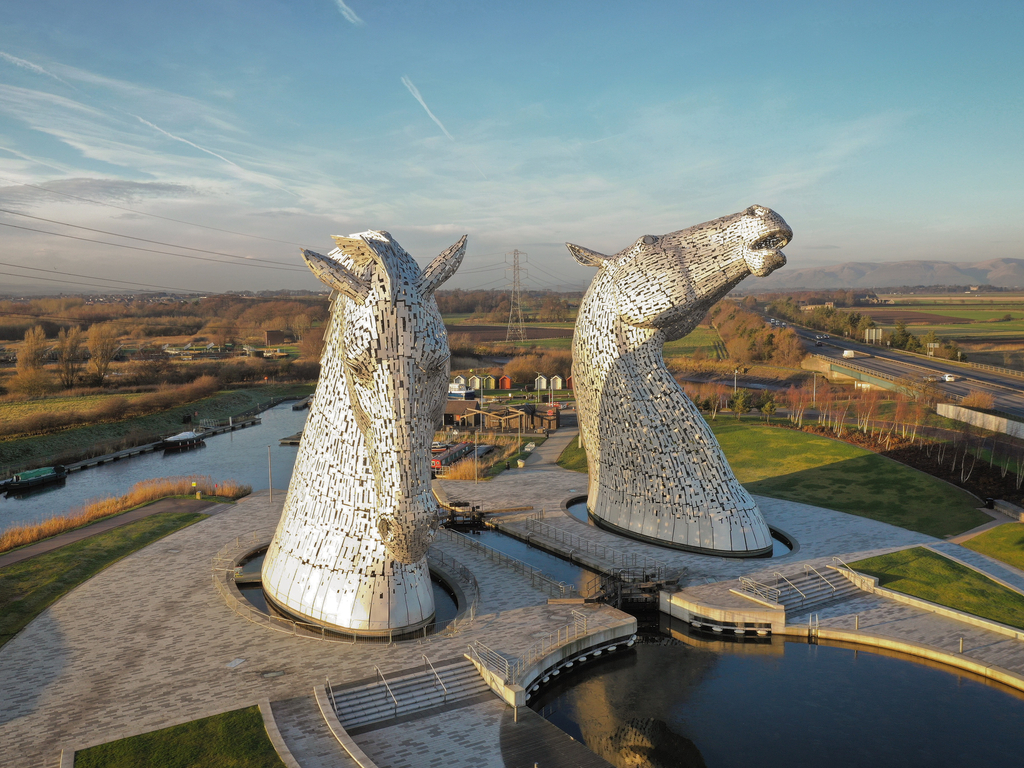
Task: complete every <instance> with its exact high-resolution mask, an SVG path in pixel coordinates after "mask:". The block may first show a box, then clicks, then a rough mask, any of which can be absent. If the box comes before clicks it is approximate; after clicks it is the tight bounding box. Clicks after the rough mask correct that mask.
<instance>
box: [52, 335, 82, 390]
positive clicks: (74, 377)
mask: <svg viewBox="0 0 1024 768" xmlns="http://www.w3.org/2000/svg"><path fill="white" fill-rule="evenodd" d="M55 349H56V351H57V375H58V376H59V377H60V383H61V385H63V387H64V388H65V389H71V387H73V386H75V382H77V381H78V374H79V372H80V371H81V370H82V363H83V361H82V329H81V328H79V327H78V326H77V325H73V326H71V327H70V328H61V329H60V331H59V332H58V333H57V345H56V347H55Z"/></svg>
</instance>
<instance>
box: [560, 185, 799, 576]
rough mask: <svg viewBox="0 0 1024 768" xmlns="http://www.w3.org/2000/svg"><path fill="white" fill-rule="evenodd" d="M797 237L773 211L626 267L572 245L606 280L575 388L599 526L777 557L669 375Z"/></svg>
mask: <svg viewBox="0 0 1024 768" xmlns="http://www.w3.org/2000/svg"><path fill="white" fill-rule="evenodd" d="M792 237H793V232H792V230H791V229H790V228H789V225H788V224H786V222H785V221H783V219H782V217H781V216H779V215H778V214H777V213H775V212H774V211H772V210H769V209H768V208H764V207H762V206H759V205H754V206H751V207H750V208H748V209H747V210H745V211H742V212H740V213H736V214H733V215H731V216H724V217H722V218H720V219H715V220H714V221H709V222H706V223H704V224H698V225H697V226H695V227H690V228H689V229H683V230H680V231H678V232H670V233H669V234H667V235H661V236H655V235H645V236H643V237H641V238H639V239H638V240H637V241H636V242H635V243H634V244H633V245H631V246H629V247H628V248H626V249H624V250H622V251H620V252H619V253H617V254H615V255H614V256H604V255H602V254H600V253H596V252H594V251H591V250H588V249H586V248H581V247H580V246H577V245H572V244H571V243H567V246H568V248H569V251H570V252H571V253H572V255H573V256H574V257H575V258H576V260H577V261H578V262H580V263H581V264H585V265H587V266H591V267H597V268H598V272H597V275H596V276H595V277H594V280H593V282H592V283H591V284H590V288H589V289H588V290H587V293H586V295H585V296H584V297H583V301H582V303H581V304H580V310H579V314H578V316H577V320H576V332H575V334H574V336H573V353H572V357H573V361H572V369H573V382H574V386H575V393H576V402H577V412H578V414H579V419H580V430H581V440H582V441H583V444H584V446H585V447H586V450H587V461H588V464H589V469H590V488H589V496H588V500H587V507H588V509H589V511H590V514H591V515H592V517H593V518H594V519H595V521H596V522H598V524H600V525H603V526H606V527H608V528H611V529H614V530H619V531H622V532H625V533H627V534H629V535H633V536H636V537H638V538H643V539H648V540H650V541H655V542H658V543H661V544H667V545H669V546H674V547H678V548H680V549H688V550H694V551H699V552H709V553H714V554H727V555H733V556H756V555H764V554H768V553H770V552H771V548H772V542H771V532H770V531H769V529H768V526H767V524H766V523H765V522H764V518H763V517H762V515H761V512H760V510H759V509H758V508H757V505H756V504H755V503H754V500H753V499H752V498H751V496H750V494H749V493H747V492H746V490H744V488H743V486H741V485H740V484H739V481H737V480H736V477H735V475H733V473H732V469H731V468H730V467H729V464H728V462H727V461H726V459H725V456H724V455H723V454H722V450H721V448H720V447H719V445H718V441H717V440H716V439H715V436H714V434H712V432H711V429H710V428H709V427H708V425H707V423H706V422H705V421H704V419H703V418H702V417H701V415H700V412H699V411H698V410H697V408H696V406H694V404H693V403H692V402H690V399H689V398H687V397H686V395H685V394H684V393H683V391H682V389H681V388H680V386H679V384H677V383H676V381H675V379H674V378H673V377H672V374H670V373H669V371H668V369H667V368H666V367H665V360H664V358H663V356H662V350H663V347H664V345H665V342H666V341H673V340H675V339H680V338H682V337H683V336H685V335H686V334H688V333H689V332H690V331H692V330H693V329H694V328H695V327H696V326H697V324H698V323H699V322H700V321H701V320H702V319H703V317H704V315H705V314H706V313H707V310H708V309H709V308H710V307H711V306H712V305H713V304H714V303H715V302H716V301H718V300H719V299H720V298H722V297H723V296H725V294H726V293H728V292H729V291H730V290H731V289H732V288H734V287H735V286H736V285H737V284H738V283H739V282H740V281H741V280H743V278H745V277H746V276H747V275H750V274H754V275H758V276H760V277H764V276H766V275H768V274H771V272H772V271H774V270H775V269H777V268H778V267H781V266H782V265H784V264H785V263H786V258H785V256H784V255H783V254H782V252H781V251H780V250H779V249H780V248H782V247H783V246H785V245H786V244H787V243H788V242H789V241H790V240H791V239H792Z"/></svg>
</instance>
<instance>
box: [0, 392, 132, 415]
mask: <svg viewBox="0 0 1024 768" xmlns="http://www.w3.org/2000/svg"><path fill="white" fill-rule="evenodd" d="M147 394H148V393H145V392H139V393H125V394H110V395H85V396H81V395H76V396H73V397H44V398H40V399H38V400H23V401H20V402H19V401H15V402H9V403H0V421H16V420H18V419H21V418H24V417H25V416H33V415H35V414H37V413H61V412H64V411H91V410H92V409H93V408H95V407H96V406H98V405H100V404H101V403H105V402H107V401H108V400H115V399H116V400H125V401H127V402H131V401H132V400H138V399H139V398H140V397H145V396H146V395H147Z"/></svg>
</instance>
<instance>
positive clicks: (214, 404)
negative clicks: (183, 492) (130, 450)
mask: <svg viewBox="0 0 1024 768" xmlns="http://www.w3.org/2000/svg"><path fill="white" fill-rule="evenodd" d="M312 391H313V386H312V385H309V384H280V385H274V384H272V385H269V386H263V387H256V388H252V389H235V390H227V391H223V392H218V393H217V394H216V395H213V396H211V397H207V398H204V399H202V400H197V401H196V402H194V403H189V404H188V405H181V406H178V407H175V408H169V409H168V410H166V411H161V412H159V413H151V414H149V415H148V416H140V417H138V418H134V419H125V420H123V421H116V422H109V423H105V424H93V425H90V426H85V427H75V428H72V429H66V430H62V431H60V432H55V433H52V434H49V435H41V436H38V437H24V438H16V439H13V440H0V466H3V465H6V464H19V465H21V464H24V463H27V462H37V461H38V462H44V463H45V462H49V461H50V460H52V459H53V458H55V457H63V456H66V455H67V454H69V453H72V454H73V453H79V452H85V451H88V450H90V449H91V448H92V447H93V446H96V445H97V444H106V443H113V442H115V441H118V440H123V439H125V438H128V437H130V436H132V435H133V434H139V435H155V434H161V433H169V432H173V431H175V430H179V431H180V430H181V429H182V428H183V427H182V423H183V422H182V420H183V418H184V416H185V415H186V414H192V413H195V412H196V411H198V412H199V418H200V419H226V418H228V417H229V416H236V415H238V414H239V413H242V412H244V411H247V410H249V409H250V408H254V407H256V406H258V405H259V404H261V403H266V402H267V401H268V400H270V399H271V398H274V397H281V396H285V395H297V396H300V397H305V396H306V395H308V394H309V393H310V392H312ZM41 402H44V403H46V402H49V401H47V400H44V401H41ZM65 460H66V459H65Z"/></svg>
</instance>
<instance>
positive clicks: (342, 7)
mask: <svg viewBox="0 0 1024 768" xmlns="http://www.w3.org/2000/svg"><path fill="white" fill-rule="evenodd" d="M334 2H335V3H336V4H337V6H338V10H339V11H341V15H342V16H344V17H345V21H348V22H350V23H352V24H355V25H356V26H360V25H361V24H362V23H363V20H362V19H360V18H359V17H358V16H356V12H355V11H353V10H352V9H351V8H349V7H348V6H347V5H346V4H345V0H334Z"/></svg>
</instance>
